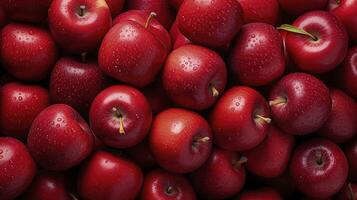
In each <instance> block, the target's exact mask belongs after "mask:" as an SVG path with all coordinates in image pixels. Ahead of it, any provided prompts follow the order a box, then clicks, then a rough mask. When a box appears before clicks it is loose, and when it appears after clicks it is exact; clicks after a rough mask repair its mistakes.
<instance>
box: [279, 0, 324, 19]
mask: <svg viewBox="0 0 357 200" xmlns="http://www.w3.org/2000/svg"><path fill="white" fill-rule="evenodd" d="M328 1H329V0H313V1H311V0H279V5H280V8H281V9H282V10H283V11H284V12H285V13H286V14H288V15H292V16H299V15H301V14H303V13H305V12H308V11H311V10H325V8H326V7H327V4H328Z"/></svg>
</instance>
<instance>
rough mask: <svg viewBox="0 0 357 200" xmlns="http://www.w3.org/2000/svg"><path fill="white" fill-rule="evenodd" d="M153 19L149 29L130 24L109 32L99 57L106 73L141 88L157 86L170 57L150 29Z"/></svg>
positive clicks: (120, 25)
mask: <svg viewBox="0 0 357 200" xmlns="http://www.w3.org/2000/svg"><path fill="white" fill-rule="evenodd" d="M153 16H154V14H151V15H150V16H149V17H148V19H147V23H146V24H145V25H142V24H140V23H137V22H135V21H132V20H127V21H123V22H120V23H118V24H116V25H115V26H114V27H112V28H111V29H110V30H109V32H108V33H107V34H106V36H105V37H104V40H103V42H102V45H101V47H100V50H99V55H98V61H99V66H100V68H101V69H102V70H103V72H104V73H106V74H107V75H109V76H111V77H114V78H116V79H117V80H119V81H122V82H124V83H127V84H131V85H134V86H137V87H144V86H146V85H148V84H149V83H151V82H153V80H154V79H155V77H156V75H157V74H158V73H159V71H160V68H161V65H162V64H163V63H164V61H165V58H166V55H167V47H166V46H165V45H164V43H162V41H161V40H160V39H158V38H157V35H156V34H154V33H152V31H150V29H152V28H148V26H149V24H150V23H151V19H152V17H153ZM118 33H120V34H118ZM148 49H150V51H149V52H148V51H147V50H148Z"/></svg>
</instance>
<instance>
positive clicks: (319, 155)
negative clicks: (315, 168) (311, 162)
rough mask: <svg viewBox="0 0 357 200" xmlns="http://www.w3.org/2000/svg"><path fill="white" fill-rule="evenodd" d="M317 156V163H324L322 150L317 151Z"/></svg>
mask: <svg viewBox="0 0 357 200" xmlns="http://www.w3.org/2000/svg"><path fill="white" fill-rule="evenodd" d="M315 157H316V163H317V164H318V165H322V163H323V161H322V152H321V151H320V150H318V151H316V152H315Z"/></svg>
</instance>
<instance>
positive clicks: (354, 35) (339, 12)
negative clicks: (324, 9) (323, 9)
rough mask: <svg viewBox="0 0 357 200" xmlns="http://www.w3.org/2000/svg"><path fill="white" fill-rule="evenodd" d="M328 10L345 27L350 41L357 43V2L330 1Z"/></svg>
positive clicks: (349, 0) (344, 0) (352, 0)
mask: <svg viewBox="0 0 357 200" xmlns="http://www.w3.org/2000/svg"><path fill="white" fill-rule="evenodd" d="M328 10H329V11H330V12H331V13H332V14H334V15H335V16H336V17H337V18H338V19H339V20H340V21H341V22H342V23H343V25H345V27H346V29H347V32H348V33H349V36H350V37H349V38H350V40H351V41H354V42H357V17H356V10H357V1H356V0H329V4H328Z"/></svg>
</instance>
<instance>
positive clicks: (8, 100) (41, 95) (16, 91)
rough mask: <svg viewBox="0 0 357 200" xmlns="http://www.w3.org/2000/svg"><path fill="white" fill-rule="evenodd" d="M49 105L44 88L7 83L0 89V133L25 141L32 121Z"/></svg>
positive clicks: (47, 95)
mask: <svg viewBox="0 0 357 200" xmlns="http://www.w3.org/2000/svg"><path fill="white" fill-rule="evenodd" d="M49 105H50V98H49V94H48V91H47V90H46V89H45V88H43V87H40V86H35V85H24V84H22V83H18V82H12V83H7V84H6V85H4V86H2V87H1V88H0V132H1V133H2V134H3V135H6V136H11V137H15V138H17V139H20V140H23V141H26V137H27V134H28V132H29V130H30V127H31V124H32V122H33V120H34V119H35V117H36V116H37V115H38V114H39V113H40V112H41V111H42V110H43V109H45V108H46V107H47V106H49Z"/></svg>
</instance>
